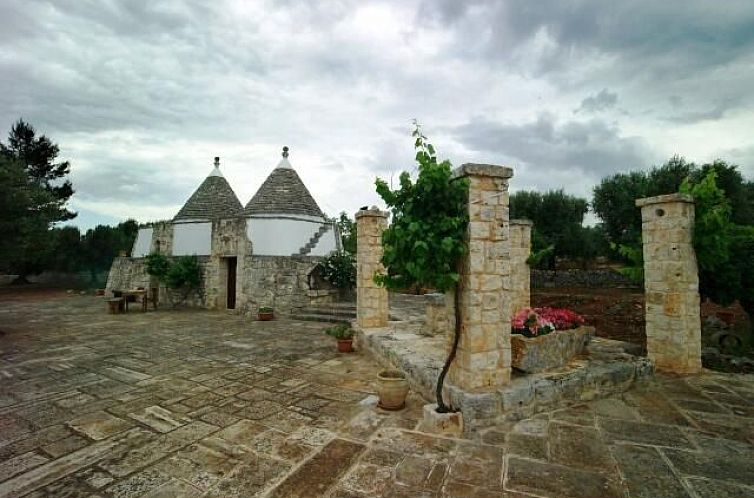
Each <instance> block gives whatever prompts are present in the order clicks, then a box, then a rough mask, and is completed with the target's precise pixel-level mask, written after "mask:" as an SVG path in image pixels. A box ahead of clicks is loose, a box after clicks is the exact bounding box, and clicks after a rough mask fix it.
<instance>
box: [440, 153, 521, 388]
mask: <svg viewBox="0 0 754 498" xmlns="http://www.w3.org/2000/svg"><path fill="white" fill-rule="evenodd" d="M512 176H513V170H511V169H510V168H506V167H503V166H494V165H489V164H464V165H463V166H461V167H460V168H457V169H456V170H455V171H454V177H455V178H456V179H461V178H466V179H468V181H469V201H468V215H469V227H468V230H467V232H466V242H467V244H468V247H469V252H468V253H467V255H466V257H465V258H464V261H463V262H462V264H461V267H460V274H461V279H460V282H459V292H460V295H459V303H460V309H459V311H460V315H461V317H460V318H461V335H460V341H459V344H458V352H457V355H456V359H455V361H454V362H453V364H452V366H451V369H450V373H449V380H450V383H451V384H452V385H453V386H455V387H458V388H460V389H462V390H464V391H467V392H489V391H495V390H496V389H497V388H498V387H500V386H501V385H503V384H507V383H508V382H509V381H510V375H511V343H510V329H511V317H510V314H511V313H510V310H511V292H510V278H511V262H510V238H509V224H508V179H509V178H510V177H512Z"/></svg>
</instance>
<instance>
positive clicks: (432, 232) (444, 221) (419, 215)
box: [375, 125, 468, 291]
mask: <svg viewBox="0 0 754 498" xmlns="http://www.w3.org/2000/svg"><path fill="white" fill-rule="evenodd" d="M413 137H414V138H415V142H414V148H415V150H416V157H415V159H416V162H417V163H418V176H417V178H416V181H415V182H414V181H412V179H411V176H410V174H409V173H408V172H405V171H404V172H403V173H401V175H400V179H399V183H400V187H399V188H398V189H396V190H391V189H390V187H389V186H388V184H387V183H386V182H385V181H384V180H382V179H379V178H378V179H377V181H376V186H377V193H378V194H379V195H380V197H382V199H383V200H384V201H385V204H387V205H388V207H389V208H390V210H391V213H392V222H391V224H390V226H389V227H388V228H387V229H386V230H385V231H384V232H383V235H382V246H383V249H384V251H383V256H382V263H383V264H384V265H385V267H386V268H387V269H388V272H387V274H386V275H377V276H376V277H375V280H376V281H377V282H378V283H380V284H383V285H385V286H386V287H388V288H389V289H404V290H405V289H409V288H415V289H422V288H430V289H437V290H440V291H446V290H449V289H451V288H453V287H454V286H455V285H456V283H457V282H458V280H459V275H458V269H457V267H458V262H459V261H460V258H461V256H463V254H464V253H465V252H466V245H465V243H464V235H465V231H466V225H467V224H468V216H467V214H466V211H465V206H466V198H467V195H468V181H467V180H464V179H459V180H455V181H451V179H452V173H451V164H450V162H449V161H447V160H446V161H442V162H438V161H437V156H436V155H435V149H434V147H433V146H432V144H430V143H428V142H427V138H426V137H425V136H424V135H423V134H422V132H421V127H420V126H419V125H416V129H415V130H414V132H413Z"/></svg>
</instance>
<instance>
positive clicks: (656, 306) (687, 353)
mask: <svg viewBox="0 0 754 498" xmlns="http://www.w3.org/2000/svg"><path fill="white" fill-rule="evenodd" d="M636 205H637V206H639V207H640V208H641V220H642V243H643V250H644V292H645V302H646V305H645V306H646V308H645V309H646V333H647V354H648V356H649V357H650V358H651V359H652V360H653V361H654V363H655V366H656V367H657V368H658V369H659V370H665V371H669V372H676V373H697V372H700V371H701V368H702V365H701V337H702V333H701V319H700V309H699V277H698V274H697V265H696V254H695V253H694V247H693V228H694V202H693V200H692V199H691V197H690V196H687V195H683V194H670V195H661V196H658V197H649V198H645V199H638V200H637V201H636Z"/></svg>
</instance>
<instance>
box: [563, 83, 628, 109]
mask: <svg viewBox="0 0 754 498" xmlns="http://www.w3.org/2000/svg"><path fill="white" fill-rule="evenodd" d="M617 102H618V94H617V93H611V92H609V91H608V90H607V88H603V89H602V90H600V92H599V93H598V94H596V95H591V96H589V97H587V98H585V99H584V100H582V101H581V105H580V106H579V108H578V109H576V110H574V111H573V112H574V113H579V112H587V113H591V112H599V111H604V110H605V109H610V108H611V107H615V104H616V103H617Z"/></svg>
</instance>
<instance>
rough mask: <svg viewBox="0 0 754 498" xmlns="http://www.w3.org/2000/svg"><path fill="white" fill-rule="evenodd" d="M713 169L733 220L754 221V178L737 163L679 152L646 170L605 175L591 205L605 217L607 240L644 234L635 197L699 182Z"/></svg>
mask: <svg viewBox="0 0 754 498" xmlns="http://www.w3.org/2000/svg"><path fill="white" fill-rule="evenodd" d="M710 171H714V172H715V174H716V175H717V185H718V186H719V187H721V188H722V190H723V192H724V193H725V197H726V198H727V199H728V201H729V202H730V206H731V210H732V221H733V222H734V223H737V224H741V225H750V224H754V182H751V181H748V182H747V181H746V180H744V178H743V176H742V175H741V173H740V172H739V171H738V167H737V166H735V165H729V164H727V163H726V162H724V161H720V160H718V161H714V162H712V163H708V164H703V165H701V166H697V165H696V164H694V163H689V162H686V160H685V159H683V158H682V157H679V156H675V157H672V158H671V159H670V160H668V161H667V162H666V163H665V164H663V165H662V166H659V167H655V168H653V169H651V170H650V171H649V172H645V171H631V172H629V173H618V174H616V175H612V176H609V177H606V178H603V179H602V181H601V182H600V184H599V185H597V186H596V187H595V188H594V197H593V200H592V208H593V209H594V212H595V213H596V214H597V216H599V218H600V219H601V220H602V223H603V226H604V229H605V234H606V236H607V238H608V240H609V241H610V242H612V243H614V244H616V245H620V244H625V245H632V244H635V243H636V240H638V239H639V237H641V214H640V212H639V210H638V209H636V205H635V201H636V199H639V198H642V197H653V196H656V195H663V194H672V193H674V192H678V190H679V189H680V187H681V184H682V183H683V182H684V180H686V179H687V178H690V179H691V181H693V182H695V183H698V182H700V181H701V180H702V179H703V178H704V177H706V176H707V174H708V173H709V172H710Z"/></svg>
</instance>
